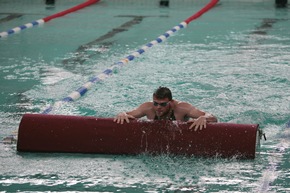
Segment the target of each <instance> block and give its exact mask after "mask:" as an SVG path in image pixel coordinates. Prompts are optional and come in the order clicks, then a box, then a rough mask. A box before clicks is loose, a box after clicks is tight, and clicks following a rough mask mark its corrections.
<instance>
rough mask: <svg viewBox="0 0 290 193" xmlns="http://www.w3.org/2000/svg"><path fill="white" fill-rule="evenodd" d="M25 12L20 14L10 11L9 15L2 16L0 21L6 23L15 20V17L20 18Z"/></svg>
mask: <svg viewBox="0 0 290 193" xmlns="http://www.w3.org/2000/svg"><path fill="white" fill-rule="evenodd" d="M22 15H23V14H20V13H10V14H9V15H8V16H6V17H4V18H1V19H0V23H5V22H8V21H10V20H13V19H16V18H19V17H21V16H22Z"/></svg>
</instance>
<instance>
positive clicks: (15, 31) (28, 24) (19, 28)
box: [0, 0, 100, 38]
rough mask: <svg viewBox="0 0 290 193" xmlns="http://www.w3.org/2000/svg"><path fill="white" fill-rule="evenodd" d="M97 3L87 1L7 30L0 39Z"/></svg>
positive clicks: (91, 0) (90, 0) (93, 0)
mask: <svg viewBox="0 0 290 193" xmlns="http://www.w3.org/2000/svg"><path fill="white" fill-rule="evenodd" d="M99 1H100V0H87V1H86V2H84V3H81V4H79V5H76V6H74V7H72V8H70V9H67V10H64V11H62V12H59V13H56V14H53V15H51V16H48V17H45V18H42V19H38V20H35V21H32V22H30V23H27V24H24V25H21V26H18V27H15V28H13V29H9V30H7V31H4V32H1V33H0V38H3V37H7V36H8V35H12V34H15V33H19V32H21V31H22V30H25V29H28V28H32V27H34V26H38V25H42V24H44V23H46V22H49V21H50V20H52V19H55V18H58V17H62V16H64V15H67V14H69V13H72V12H75V11H78V10H80V9H82V8H85V7H87V6H90V5H92V4H94V3H97V2H99Z"/></svg>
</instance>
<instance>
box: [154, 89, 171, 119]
mask: <svg viewBox="0 0 290 193" xmlns="http://www.w3.org/2000/svg"><path fill="white" fill-rule="evenodd" d="M171 100H172V94H171V91H170V90H169V88H167V87H161V86H160V87H159V88H158V89H156V90H155V92H154V93H153V105H154V109H155V112H156V115H157V116H158V117H163V116H166V115H167V114H168V113H169V111H170V109H171V104H170V102H171Z"/></svg>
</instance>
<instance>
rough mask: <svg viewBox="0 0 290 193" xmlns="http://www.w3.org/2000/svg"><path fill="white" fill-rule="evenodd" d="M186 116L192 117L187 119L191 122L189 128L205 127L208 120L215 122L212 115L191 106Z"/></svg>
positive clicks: (215, 119)
mask: <svg viewBox="0 0 290 193" xmlns="http://www.w3.org/2000/svg"><path fill="white" fill-rule="evenodd" d="M188 116H189V117H191V118H193V119H192V120H189V121H188V122H189V123H192V124H191V125H190V127H189V129H192V128H193V127H194V130H195V131H197V130H198V129H200V130H202V129H203V128H206V124H207V123H209V122H217V118H216V117H215V116H214V115H212V114H210V113H208V112H204V111H201V110H199V109H197V108H195V107H193V106H192V107H191V108H190V111H189V113H188Z"/></svg>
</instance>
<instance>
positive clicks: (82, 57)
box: [62, 15, 148, 65]
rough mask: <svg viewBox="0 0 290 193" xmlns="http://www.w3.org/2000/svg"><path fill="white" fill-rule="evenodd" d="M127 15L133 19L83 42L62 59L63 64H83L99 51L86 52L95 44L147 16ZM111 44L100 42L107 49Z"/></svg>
mask: <svg viewBox="0 0 290 193" xmlns="http://www.w3.org/2000/svg"><path fill="white" fill-rule="evenodd" d="M127 17H133V19H131V20H130V21H127V22H125V23H123V24H122V25H120V26H119V27H116V28H113V29H112V30H111V31H109V32H108V33H106V34H105V35H102V36H101V37H99V38H97V39H95V40H93V41H91V42H89V43H87V44H83V45H81V46H79V47H78V49H77V50H76V51H75V53H74V54H73V57H71V58H68V59H64V60H63V61H62V63H63V64H64V65H66V64H68V63H74V64H83V63H84V62H85V61H86V59H88V58H91V57H93V56H95V55H97V54H98V53H100V52H98V51H95V52H94V53H93V54H87V51H88V50H89V49H90V48H92V47H93V46H95V45H96V44H98V43H101V42H104V41H105V40H107V39H110V38H113V37H114V36H115V35H117V34H118V33H121V32H124V31H128V30H129V28H131V27H132V26H134V25H137V24H140V23H141V22H142V20H143V19H144V18H145V17H148V16H138V15H128V16H127ZM112 44H113V43H112V42H104V43H102V44H101V48H102V47H103V48H105V49H107V48H108V47H109V46H110V45H112Z"/></svg>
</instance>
